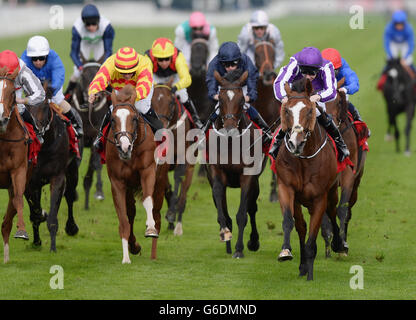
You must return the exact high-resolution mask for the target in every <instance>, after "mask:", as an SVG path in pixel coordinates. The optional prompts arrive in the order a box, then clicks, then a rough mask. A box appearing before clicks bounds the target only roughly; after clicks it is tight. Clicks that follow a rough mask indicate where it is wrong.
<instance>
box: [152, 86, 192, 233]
mask: <svg viewBox="0 0 416 320" xmlns="http://www.w3.org/2000/svg"><path fill="white" fill-rule="evenodd" d="M172 82H173V78H172V79H171V81H169V82H168V83H167V84H156V85H155V87H154V92H153V97H152V108H153V109H154V110H155V111H156V113H157V114H158V116H159V118H160V120H161V121H162V122H163V126H164V128H166V129H168V130H169V131H170V132H171V133H172V139H173V142H174V143H175V144H174V146H175V147H174V149H173V150H171V151H172V152H173V160H174V164H172V163H171V164H169V163H164V164H158V166H157V170H158V173H157V178H156V179H157V182H156V186H155V193H154V202H155V204H154V208H153V210H154V211H157V212H159V214H160V209H161V208H162V204H163V198H164V195H165V196H166V200H167V203H168V212H167V213H166V219H167V220H168V222H169V229H173V228H174V222H175V220H176V214H177V213H178V219H177V224H176V227H175V230H174V234H175V235H182V233H183V230H182V215H183V212H184V211H185V205H186V198H187V192H188V190H189V187H190V185H191V182H192V175H193V172H194V165H193V164H190V163H189V162H188V161H187V158H186V150H187V149H188V146H189V145H190V142H189V141H185V137H186V133H187V132H188V131H189V130H190V128H191V124H190V121H189V119H188V117H187V113H186V112H185V109H184V108H183V107H181V105H180V103H179V100H178V99H176V98H175V96H174V95H173V94H172V92H171V86H172ZM179 132H180V135H183V139H184V140H183V141H178V139H177V137H178V133H179ZM181 142H183V143H184V147H183V148H182V146H178V143H181ZM172 146H173V144H172ZM168 152H169V151H168ZM178 159H180V160H181V161H178ZM178 162H180V163H178ZM166 166H167V167H168V170H169V171H171V170H174V181H175V184H174V189H173V191H172V190H171V185H170V183H169V179H168V172H167V170H166V168H162V167H166ZM159 171H161V173H160V174H161V176H164V178H161V179H160V178H159ZM162 172H163V173H162ZM163 186H165V187H167V189H162V187H163ZM179 187H180V194H179ZM165 190H166V192H165Z"/></svg>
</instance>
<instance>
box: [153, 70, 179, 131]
mask: <svg viewBox="0 0 416 320" xmlns="http://www.w3.org/2000/svg"><path fill="white" fill-rule="evenodd" d="M173 80H174V78H173V77H171V78H170V80H169V81H168V83H166V84H156V85H155V87H154V91H153V96H152V108H153V109H154V110H155V111H156V113H157V115H158V116H159V118H160V120H161V121H162V122H163V126H164V127H165V128H167V127H168V126H169V124H170V123H171V122H172V120H173V119H174V117H175V99H174V96H173V94H172V91H171V90H172V83H173Z"/></svg>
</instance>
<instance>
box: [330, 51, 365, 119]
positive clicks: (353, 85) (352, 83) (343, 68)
mask: <svg viewBox="0 0 416 320" xmlns="http://www.w3.org/2000/svg"><path fill="white" fill-rule="evenodd" d="M322 58H324V59H326V60H328V61H331V62H332V64H333V66H334V71H335V77H336V80H337V81H339V80H341V79H342V78H344V79H345V82H344V85H343V86H342V87H341V88H340V89H339V90H342V91H344V92H345V95H346V97H347V100H348V95H353V94H354V93H356V92H357V91H358V90H359V89H360V83H359V81H358V77H357V74H356V73H355V72H354V71H353V70H352V69H351V68H350V66H349V65H348V63H347V61H345V59H344V58H342V57H341V55H340V53H339V51H338V50H337V49H334V48H327V49H324V50H322ZM348 111H349V112H350V113H351V115H352V117H353V118H354V121H361V122H363V120H362V119H361V116H360V113H359V112H358V110H357V108H356V107H355V106H354V105H353V104H352V103H351V101H349V100H348Z"/></svg>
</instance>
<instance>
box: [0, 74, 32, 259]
mask: <svg viewBox="0 0 416 320" xmlns="http://www.w3.org/2000/svg"><path fill="white" fill-rule="evenodd" d="M17 74H18V69H16V70H15V71H14V72H13V73H12V74H8V73H7V68H2V69H0V188H2V189H8V191H9V203H8V205H7V211H6V214H5V216H4V219H3V223H2V225H1V233H2V236H3V248H4V263H7V262H8V261H9V237H10V232H11V230H12V226H13V218H14V216H15V215H16V213H17V219H18V220H17V232H16V234H15V236H14V237H15V238H21V239H25V240H28V239H29V236H28V234H27V232H26V228H25V223H24V220H23V194H24V192H25V186H26V181H27V173H28V139H29V135H28V133H27V130H26V128H25V125H24V123H23V120H22V119H21V118H20V115H19V112H18V110H17V105H16V102H15V100H16V94H15V88H14V80H15V79H16V77H17Z"/></svg>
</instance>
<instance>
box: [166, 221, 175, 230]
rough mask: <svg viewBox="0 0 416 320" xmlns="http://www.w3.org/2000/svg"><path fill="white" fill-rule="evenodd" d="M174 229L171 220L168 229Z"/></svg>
mask: <svg viewBox="0 0 416 320" xmlns="http://www.w3.org/2000/svg"><path fill="white" fill-rule="evenodd" d="M173 229H175V225H174V224H173V223H172V222H169V223H168V230H173Z"/></svg>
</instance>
